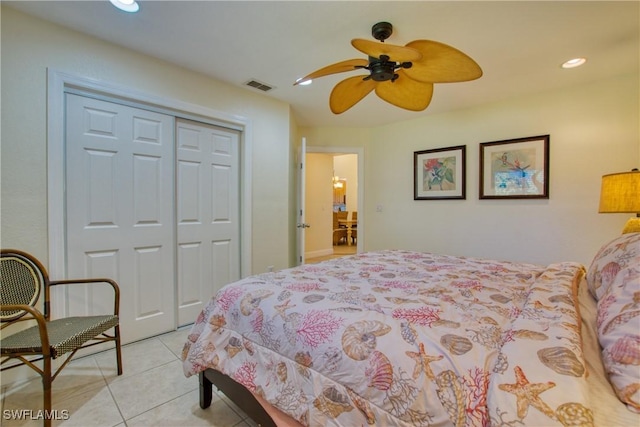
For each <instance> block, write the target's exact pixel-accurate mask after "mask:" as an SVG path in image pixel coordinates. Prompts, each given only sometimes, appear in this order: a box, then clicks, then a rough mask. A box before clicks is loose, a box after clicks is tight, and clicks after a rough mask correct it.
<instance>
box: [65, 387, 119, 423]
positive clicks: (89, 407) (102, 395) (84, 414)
mask: <svg viewBox="0 0 640 427" xmlns="http://www.w3.org/2000/svg"><path fill="white" fill-rule="evenodd" d="M57 406H58V407H60V408H64V409H65V410H67V411H69V418H68V419H67V420H66V421H62V422H60V423H59V424H57V423H54V425H59V426H62V427H73V426H80V427H103V426H115V425H118V424H121V423H122V422H123V419H122V415H121V414H120V411H119V410H118V407H117V406H116V403H115V402H114V400H113V397H112V396H111V392H110V391H109V388H108V387H107V386H106V385H105V386H104V387H102V388H100V389H98V390H96V392H95V393H85V394H82V395H76V396H74V397H73V398H71V399H67V400H64V401H61V402H60V403H59V404H58V405H57Z"/></svg>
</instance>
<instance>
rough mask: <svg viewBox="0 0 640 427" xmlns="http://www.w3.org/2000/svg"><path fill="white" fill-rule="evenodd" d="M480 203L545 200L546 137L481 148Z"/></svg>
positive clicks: (546, 172) (547, 190) (547, 172)
mask: <svg viewBox="0 0 640 427" xmlns="http://www.w3.org/2000/svg"><path fill="white" fill-rule="evenodd" d="M479 195H480V198H481V199H548V198H549V135H540V136H532V137H528V138H518V139H509V140H505V141H494V142H484V143H481V144H480V193H479Z"/></svg>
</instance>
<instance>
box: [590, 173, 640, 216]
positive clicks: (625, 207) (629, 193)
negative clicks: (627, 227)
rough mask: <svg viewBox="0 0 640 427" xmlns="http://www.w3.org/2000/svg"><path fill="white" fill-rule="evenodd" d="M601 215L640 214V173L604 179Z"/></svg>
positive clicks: (601, 192)
mask: <svg viewBox="0 0 640 427" xmlns="http://www.w3.org/2000/svg"><path fill="white" fill-rule="evenodd" d="M598 212H600V213H622V212H626V213H635V214H637V213H640V171H637V170H634V171H631V172H622V173H612V174H609V175H604V176H603V177H602V188H601V190H600V208H599V209H598Z"/></svg>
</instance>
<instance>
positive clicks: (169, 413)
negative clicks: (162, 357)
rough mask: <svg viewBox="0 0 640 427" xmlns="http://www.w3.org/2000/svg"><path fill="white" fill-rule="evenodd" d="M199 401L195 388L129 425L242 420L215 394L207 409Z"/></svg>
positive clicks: (226, 424) (220, 424)
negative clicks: (202, 407) (201, 406)
mask: <svg viewBox="0 0 640 427" xmlns="http://www.w3.org/2000/svg"><path fill="white" fill-rule="evenodd" d="M198 402H199V395H198V390H194V391H192V392H190V393H187V394H185V395H183V396H180V397H178V398H176V399H174V400H172V401H170V402H167V403H165V404H163V405H161V406H158V407H156V408H153V410H150V411H148V412H145V413H143V414H141V415H139V416H137V417H135V418H133V419H131V420H128V421H127V426H128V427H143V426H144V427H146V426H149V427H151V426H154V427H155V426H158V427H161V426H172V427H173V426H175V427H178V426H194V427H196V426H216V427H231V426H235V425H237V424H239V423H241V422H242V417H241V416H240V415H238V414H237V413H235V412H234V411H233V410H232V409H231V408H230V407H229V406H228V405H227V404H225V403H224V402H223V401H222V400H221V399H219V398H218V397H216V396H215V395H214V399H213V401H212V402H211V406H210V407H208V408H207V409H201V408H200V405H199V403H198Z"/></svg>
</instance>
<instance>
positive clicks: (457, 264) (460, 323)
mask: <svg viewBox="0 0 640 427" xmlns="http://www.w3.org/2000/svg"><path fill="white" fill-rule="evenodd" d="M583 273H584V269H583V267H582V266H581V265H579V264H577V263H570V262H567V263H558V264H551V265H549V266H546V267H545V266H538V265H532V264H524V263H511V262H499V261H492V260H484V259H476V258H464V257H454V256H443V255H434V254H429V253H419V252H410V251H399V250H389V251H380V252H370V253H363V254H359V255H355V256H350V257H344V258H340V259H336V260H332V261H327V262H324V263H320V264H310V265H303V266H300V267H296V268H291V269H287V270H283V271H280V272H274V273H265V274H260V275H256V276H251V277H248V278H245V279H242V280H240V281H238V282H236V283H233V284H231V285H228V286H226V287H224V288H223V289H221V290H220V291H219V292H218V293H217V295H215V296H214V297H213V299H212V300H211V302H210V303H209V304H208V305H207V306H206V308H205V309H204V310H203V311H202V313H201V314H200V316H199V317H198V319H197V321H196V323H195V324H194V326H193V328H192V330H191V333H190V335H189V337H188V341H187V342H186V344H185V347H184V350H183V361H184V363H183V366H184V372H185V375H187V376H190V375H193V374H197V373H198V372H200V371H202V370H205V369H207V368H214V369H217V370H219V371H221V372H223V373H225V374H227V375H229V376H230V377H232V378H233V379H234V380H235V381H237V382H239V383H241V384H243V385H244V386H245V387H247V388H248V389H249V390H251V391H252V392H253V393H255V394H257V395H259V396H261V397H263V398H264V399H266V400H267V401H268V402H270V403H271V404H272V405H274V406H275V407H277V408H279V409H280V410H282V411H284V412H285V413H287V414H288V415H290V416H291V417H293V418H294V419H296V420H298V421H300V422H301V423H302V424H304V425H310V426H322V425H342V426H361V425H367V424H368V425H376V426H407V427H408V426H451V425H454V426H487V425H509V426H520V425H531V426H553V425H565V426H568V425H571V426H577V425H583V426H589V425H592V417H591V410H590V409H589V402H588V392H587V389H586V381H585V375H586V370H585V366H586V364H585V361H584V359H583V355H582V350H581V338H580V324H579V316H578V313H577V311H576V308H575V307H576V305H577V301H576V298H577V296H576V295H577V292H576V290H577V286H578V283H579V282H580V279H581V277H582V275H583Z"/></svg>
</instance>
